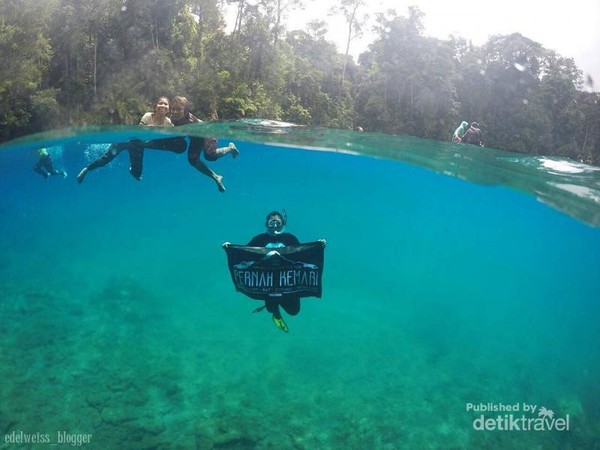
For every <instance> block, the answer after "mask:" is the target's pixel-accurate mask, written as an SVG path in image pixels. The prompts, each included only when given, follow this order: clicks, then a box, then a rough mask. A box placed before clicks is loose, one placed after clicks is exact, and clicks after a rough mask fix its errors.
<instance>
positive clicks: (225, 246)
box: [221, 241, 231, 248]
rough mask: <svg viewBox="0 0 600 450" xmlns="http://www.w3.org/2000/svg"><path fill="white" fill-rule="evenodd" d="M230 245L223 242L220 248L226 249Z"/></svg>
mask: <svg viewBox="0 0 600 450" xmlns="http://www.w3.org/2000/svg"><path fill="white" fill-rule="evenodd" d="M230 245H231V242H228V241H227V242H223V243H222V244H221V247H223V248H227V247H229V246H230Z"/></svg>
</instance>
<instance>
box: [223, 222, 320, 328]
mask: <svg viewBox="0 0 600 450" xmlns="http://www.w3.org/2000/svg"><path fill="white" fill-rule="evenodd" d="M286 224H287V215H286V214H285V212H283V213H280V212H279V211H271V212H270V213H269V214H267V218H266V220H265V227H266V228H267V232H266V233H262V234H259V235H256V236H254V237H253V238H252V239H251V240H250V242H248V247H265V248H272V249H277V248H281V247H287V246H290V245H292V246H295V245H300V241H299V240H298V238H297V237H296V236H294V235H293V234H291V233H284V232H283V229H284V227H285V225H286ZM319 242H321V243H322V244H323V246H325V245H326V241H325V239H319ZM229 245H230V243H229V242H224V243H223V247H224V248H226V247H228V246H229ZM280 306H281V307H282V308H283V309H284V310H285V312H286V313H288V314H289V315H290V316H295V315H297V314H298V313H299V312H300V297H295V296H292V295H286V296H285V297H269V298H268V299H267V300H265V306H263V307H261V308H258V309H256V310H255V312H259V311H262V310H263V309H264V308H266V309H267V311H269V312H270V313H271V314H272V317H273V323H274V324H275V326H276V327H277V328H279V329H280V330H281V331H284V332H286V333H287V332H288V331H289V330H288V326H287V324H286V323H285V321H284V320H283V317H282V316H281V312H280V310H279V307H280Z"/></svg>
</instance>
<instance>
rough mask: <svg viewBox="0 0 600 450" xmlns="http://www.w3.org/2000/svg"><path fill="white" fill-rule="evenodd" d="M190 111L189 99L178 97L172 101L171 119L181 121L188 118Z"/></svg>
mask: <svg viewBox="0 0 600 450" xmlns="http://www.w3.org/2000/svg"><path fill="white" fill-rule="evenodd" d="M189 111H190V107H189V102H188V99H187V98H185V97H182V96H181V95H177V96H175V97H173V99H172V100H171V118H173V119H175V120H180V119H183V118H186V117H187V115H188V113H189Z"/></svg>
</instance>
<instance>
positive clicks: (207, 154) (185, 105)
mask: <svg viewBox="0 0 600 450" xmlns="http://www.w3.org/2000/svg"><path fill="white" fill-rule="evenodd" d="M171 122H172V123H173V125H175V126H176V127H177V126H181V125H189V124H191V123H200V122H202V121H201V120H200V119H198V118H197V117H196V116H194V115H193V114H192V113H191V112H190V107H189V102H188V99H187V98H185V97H182V96H180V95H177V96H175V97H173V99H172V100H171ZM189 139H190V144H189V147H188V162H189V163H190V165H191V166H192V167H194V168H195V169H196V170H198V171H199V172H200V173H202V174H204V175H206V176H207V177H209V178H212V179H213V180H214V181H215V183H217V187H218V189H219V191H220V192H225V186H224V185H223V177H222V176H221V175H218V174H216V173H215V172H213V171H212V170H211V169H210V168H209V167H208V166H207V165H206V164H204V162H203V161H202V160H201V159H200V155H201V154H202V153H203V152H204V158H205V159H206V160H207V161H216V160H217V159H219V158H222V157H223V156H225V155H228V154H231V156H232V157H233V158H237V157H238V156H239V155H240V152H239V151H238V149H237V148H236V146H235V145H234V144H233V143H231V142H230V143H229V145H228V146H227V147H222V148H218V147H217V139H216V138H212V137H209V138H204V137H200V136H189ZM147 146H148V148H152V142H149V143H147ZM159 149H160V150H167V151H171V152H175V153H183V152H184V151H185V149H183V150H180V149H173V148H169V147H168V146H166V147H165V148H159Z"/></svg>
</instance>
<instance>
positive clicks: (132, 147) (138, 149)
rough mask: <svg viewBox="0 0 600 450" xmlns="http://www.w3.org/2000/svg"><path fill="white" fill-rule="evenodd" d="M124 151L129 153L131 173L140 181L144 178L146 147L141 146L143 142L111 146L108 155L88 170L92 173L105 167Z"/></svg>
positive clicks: (88, 167)
mask: <svg viewBox="0 0 600 450" xmlns="http://www.w3.org/2000/svg"><path fill="white" fill-rule="evenodd" d="M123 150H127V151H128V152H129V163H130V165H131V167H130V168H129V172H130V173H131V175H133V177H134V178H136V179H137V180H140V179H141V178H142V168H143V159H144V147H143V146H142V145H141V142H140V144H138V143H137V141H129V142H124V143H121V144H111V145H110V147H108V150H107V151H106V153H104V154H103V155H102V156H101V157H100V158H98V159H97V160H95V161H93V162H92V163H91V164H90V165H89V166H87V169H88V170H90V171H91V170H95V169H98V168H99V167H104V166H105V165H107V164H108V163H109V162H111V161H112V160H113V159H115V158H116V157H117V156H118V155H119V153H121V152H122V151H123Z"/></svg>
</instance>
